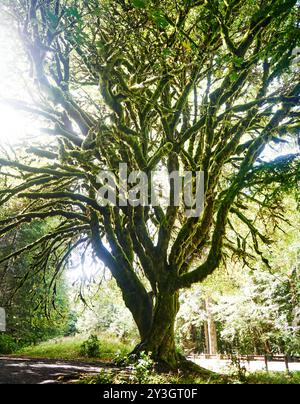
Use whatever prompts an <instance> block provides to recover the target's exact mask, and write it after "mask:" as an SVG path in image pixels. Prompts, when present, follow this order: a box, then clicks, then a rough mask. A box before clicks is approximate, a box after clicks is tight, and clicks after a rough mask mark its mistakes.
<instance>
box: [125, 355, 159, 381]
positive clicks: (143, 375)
mask: <svg viewBox="0 0 300 404" xmlns="http://www.w3.org/2000/svg"><path fill="white" fill-rule="evenodd" d="M154 364H155V363H154V361H153V360H152V359H151V353H149V352H147V353H146V352H141V353H140V354H139V357H138V358H137V360H136V361H135V362H134V363H133V364H132V365H131V366H130V368H131V370H132V376H131V380H132V381H134V382H137V383H139V384H147V383H149V378H150V375H151V374H152V373H153V370H154Z"/></svg>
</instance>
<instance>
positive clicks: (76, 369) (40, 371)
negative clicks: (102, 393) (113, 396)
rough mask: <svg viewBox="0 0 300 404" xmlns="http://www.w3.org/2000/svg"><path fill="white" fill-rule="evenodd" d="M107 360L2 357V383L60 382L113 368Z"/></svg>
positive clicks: (0, 373) (0, 367)
mask: <svg viewBox="0 0 300 404" xmlns="http://www.w3.org/2000/svg"><path fill="white" fill-rule="evenodd" d="M112 367H113V365H112V364H110V363H105V362H97V363H95V362H94V363H88V362H79V361H64V360H61V361H60V360H51V359H31V358H30V359H29V358H19V357H18V358H17V357H4V356H1V357H0V384H59V383H62V380H66V379H72V378H73V377H74V378H76V377H78V375H79V374H82V373H85V374H96V373H98V372H99V371H100V370H101V369H103V368H112Z"/></svg>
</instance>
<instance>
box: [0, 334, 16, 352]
mask: <svg viewBox="0 0 300 404" xmlns="http://www.w3.org/2000/svg"><path fill="white" fill-rule="evenodd" d="M17 346H18V344H17V343H16V341H15V339H14V338H13V337H12V336H11V335H8V334H4V333H0V354H11V353H13V352H15V351H16V349H17Z"/></svg>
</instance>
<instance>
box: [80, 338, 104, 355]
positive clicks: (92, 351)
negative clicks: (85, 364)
mask: <svg viewBox="0 0 300 404" xmlns="http://www.w3.org/2000/svg"><path fill="white" fill-rule="evenodd" d="M80 353H81V355H82V356H86V357H88V358H97V357H98V356H99V354H100V341H99V339H98V337H97V335H90V336H89V338H88V339H87V340H86V341H84V342H83V344H82V345H81V349H80Z"/></svg>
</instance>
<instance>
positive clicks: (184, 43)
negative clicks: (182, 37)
mask: <svg viewBox="0 0 300 404" xmlns="http://www.w3.org/2000/svg"><path fill="white" fill-rule="evenodd" d="M182 46H183V47H184V48H185V50H186V51H187V52H190V51H191V50H192V48H191V44H190V42H189V41H184V42H182Z"/></svg>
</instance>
